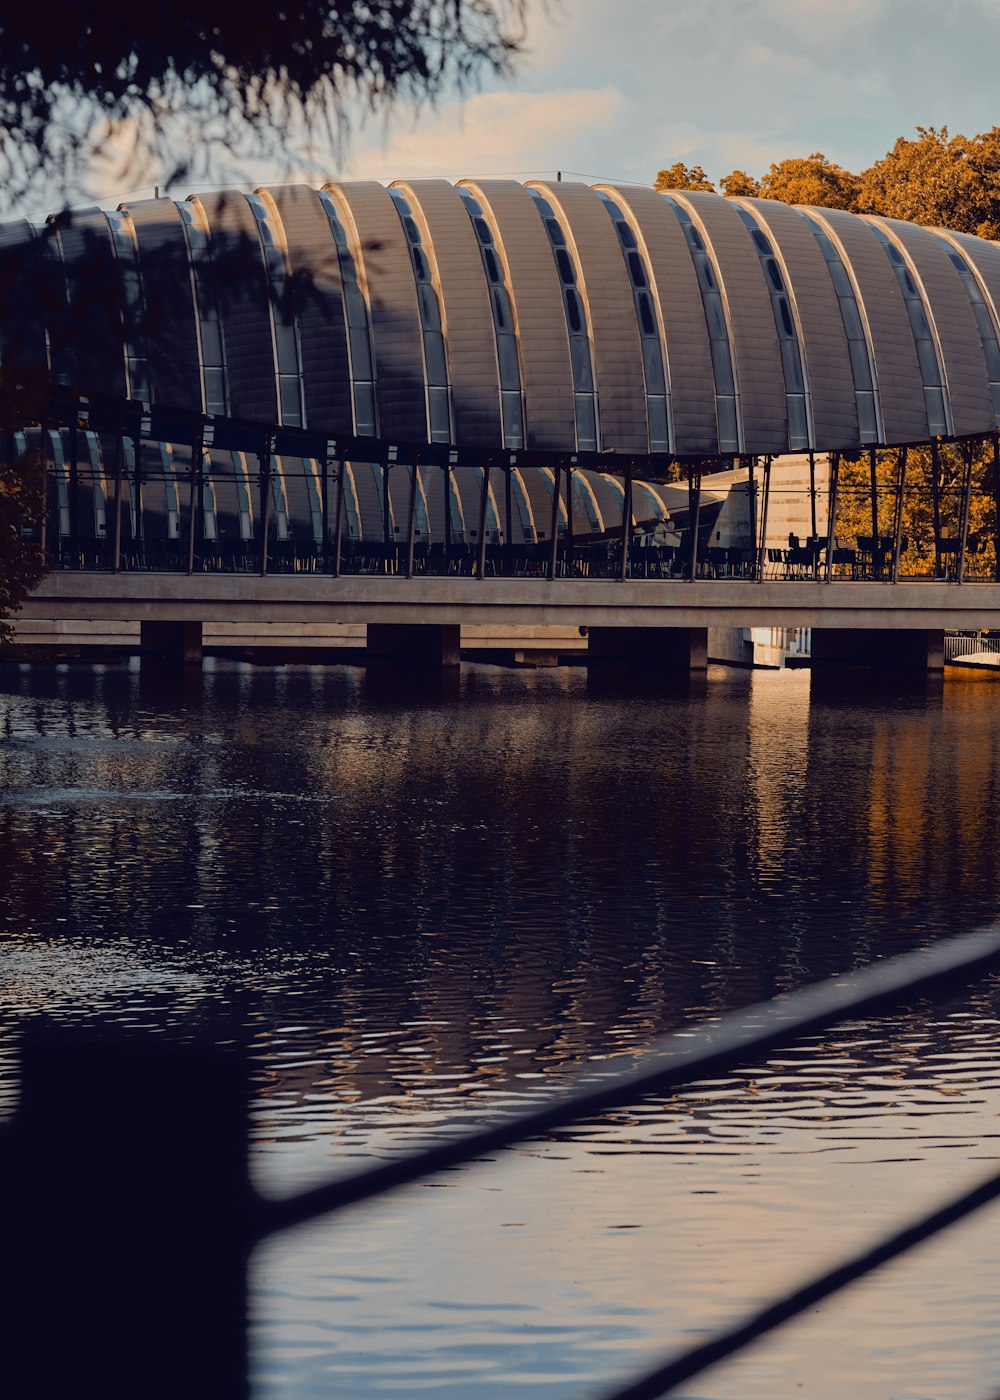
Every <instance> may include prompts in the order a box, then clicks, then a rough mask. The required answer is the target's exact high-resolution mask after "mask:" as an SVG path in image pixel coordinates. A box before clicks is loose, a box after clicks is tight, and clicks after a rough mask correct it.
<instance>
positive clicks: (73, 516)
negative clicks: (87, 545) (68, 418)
mask: <svg viewBox="0 0 1000 1400" xmlns="http://www.w3.org/2000/svg"><path fill="white" fill-rule="evenodd" d="M76 423H77V417H76V409H75V408H74V410H73V421H72V423H71V424H70V430H69V547H70V549H71V550H72V553H73V568H74V569H78V568H79V567H80V459H79V447H78V444H77V430H76Z"/></svg>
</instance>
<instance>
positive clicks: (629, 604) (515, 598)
mask: <svg viewBox="0 0 1000 1400" xmlns="http://www.w3.org/2000/svg"><path fill="white" fill-rule="evenodd" d="M19 620H23V621H25V622H37V621H49V620H51V621H58V620H62V621H91V622H112V621H123V622H140V623H142V622H154V623H155V622H187V623H202V624H205V623H237V622H251V621H252V622H255V623H260V624H264V623H283V624H297V623H303V624H306V623H344V624H374V625H379V624H387V625H392V626H397V627H399V626H427V625H431V626H447V627H451V626H460V625H462V624H466V625H473V624H479V625H483V624H499V625H504V626H522V625H528V626H545V627H551V626H556V627H566V626H573V627H580V626H587V627H590V628H616V629H617V628H623V629H624V628H637V629H646V628H707V627H809V628H814V629H823V628H829V629H838V630H859V629H862V630H878V631H909V630H921V631H923V630H932V631H934V630H936V631H946V630H951V631H967V630H978V629H981V628H998V629H1000V584H998V583H962V584H958V583H942V582H932V581H927V582H917V581H907V582H903V583H898V584H891V583H881V582H853V581H835V582H833V583H822V582H817V581H814V580H811V579H795V580H787V579H780V580H765V581H764V582H761V583H757V582H753V581H747V580H742V579H711V580H707V579H706V580H695V581H693V582H689V581H686V580H681V579H630V580H626V581H624V582H619V581H615V580H609V579H556V580H554V581H550V580H546V579H516V578H515V579H511V578H497V579H490V578H486V579H475V578H457V577H456V578H441V577H423V578H422V577H416V578H410V579H405V578H395V577H378V576H371V575H348V576H342V577H340V578H332V577H329V576H325V575H317V574H273V575H270V576H268V577H264V578H262V577H260V576H258V575H253V574H195V575H187V574H165V573H152V572H149V573H138V572H137V573H123V574H110V573H108V574H102V573H86V572H75V571H74V572H68V571H67V572H65V573H51V574H48V575H47V576H46V577H45V578H44V579H43V580H42V582H41V584H40V585H39V587H38V588H37V589H36V591H35V592H34V593H33V594H32V595H31V596H30V597H29V598H28V599H27V601H26V602H25V605H24V607H23V609H22V611H21V613H20V614H19Z"/></svg>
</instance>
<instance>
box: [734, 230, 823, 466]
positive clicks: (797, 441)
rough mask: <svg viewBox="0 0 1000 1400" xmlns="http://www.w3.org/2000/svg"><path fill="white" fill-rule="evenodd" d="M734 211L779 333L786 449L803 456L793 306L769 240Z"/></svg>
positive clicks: (802, 399) (805, 440)
mask: <svg viewBox="0 0 1000 1400" xmlns="http://www.w3.org/2000/svg"><path fill="white" fill-rule="evenodd" d="M733 207H734V208H735V210H736V212H737V214H739V216H740V218H741V219H742V220H743V222H744V224H745V225H746V227H747V229H748V231H749V233H750V237H751V238H752V239H753V246H754V250H755V251H756V253H757V257H758V258H759V259H760V265H761V269H762V271H763V273H764V280H765V282H766V283H767V290H768V292H769V293H770V297H771V310H772V312H773V313H774V328H775V330H776V331H777V333H778V345H779V346H780V349H781V368H782V372H783V373H784V376H785V404H786V407H787V411H788V446H789V447H790V448H791V450H792V451H793V452H803V451H806V450H807V449H808V448H809V447H811V446H812V445H813V444H812V433H811V431H810V421H809V420H810V413H809V401H808V397H807V395H806V382H805V373H804V371H803V357H802V343H801V340H800V338H799V330H798V326H797V324H796V317H795V311H794V306H793V304H792V299H791V296H790V295H789V292H788V288H787V287H786V285H785V278H784V274H783V273H782V271H781V267H780V266H779V264H778V259H777V257H776V256H775V251H774V248H773V247H772V246H771V240H770V239H769V238H768V236H767V234H766V233H765V232H764V230H763V229H762V228H761V226H760V224H759V223H758V222H757V220H756V219H755V218H754V216H753V214H752V213H751V212H750V210H749V209H747V208H745V207H744V206H743V205H742V204H738V203H734V206H733Z"/></svg>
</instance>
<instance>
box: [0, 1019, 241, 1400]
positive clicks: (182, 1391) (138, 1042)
mask: <svg viewBox="0 0 1000 1400" xmlns="http://www.w3.org/2000/svg"><path fill="white" fill-rule="evenodd" d="M247 1092H248V1082H247V1075H246V1071H245V1068H244V1065H243V1064H242V1063H241V1061H240V1059H239V1058H238V1057H236V1056H232V1057H229V1056H225V1055H220V1054H219V1052H218V1051H217V1050H215V1049H210V1048H207V1047H206V1048H205V1049H203V1050H194V1049H192V1048H191V1047H189V1046H175V1047H168V1046H166V1045H160V1044H157V1043H156V1041H155V1040H154V1039H152V1038H149V1039H144V1038H142V1037H140V1036H130V1035H128V1034H127V1033H125V1032H122V1031H120V1030H117V1029H115V1028H111V1027H109V1028H106V1029H102V1030H100V1031H92V1032H88V1033H83V1032H81V1031H80V1030H79V1029H75V1030H70V1029H66V1028H58V1027H48V1026H46V1027H32V1028H30V1029H29V1031H28V1033H27V1034H26V1036H25V1039H24V1048H23V1055H22V1073H21V1099H20V1105H19V1108H18V1111H17V1114H16V1115H15V1117H14V1119H13V1121H12V1122H11V1124H10V1126H9V1127H8V1128H7V1129H6V1130H5V1140H4V1142H3V1149H4V1150H3V1155H2V1158H0V1191H2V1199H3V1203H4V1211H5V1218H4V1221H3V1231H2V1234H3V1267H4V1272H5V1275H6V1277H7V1279H8V1281H9V1283H10V1285H11V1286H9V1287H8V1288H7V1290H6V1293H5V1303H4V1319H3V1321H4V1348H3V1357H2V1360H0V1374H2V1377H3V1391H4V1394H5V1395H9V1396H10V1397H11V1400H13V1397H15V1396H17V1397H28V1396H32V1397H35V1400H57V1397H62V1396H70V1395H100V1396H101V1397H102V1400H134V1397H136V1396H140V1395H141V1396H142V1397H143V1400H177V1397H178V1396H199V1397H202V1396H204V1397H206V1400H207V1397H209V1396H211V1397H213V1400H245V1397H246V1396H247V1394H248V1380H247V1348H246V1316H247V1259H248V1255H249V1247H250V1241H251V1229H250V1227H251V1215H250V1206H251V1202H252V1200H253V1197H252V1196H251V1190H250V1184H249V1179H248V1174H247V1142H248V1114H247ZM56 1337H58V1344H55V1341H54V1339H55V1338H56Z"/></svg>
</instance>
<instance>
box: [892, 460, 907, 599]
mask: <svg viewBox="0 0 1000 1400" xmlns="http://www.w3.org/2000/svg"><path fill="white" fill-rule="evenodd" d="M907 451H908V449H907V448H905V447H901V448H900V449H899V462H898V464H897V469H896V495H895V501H894V504H893V517H892V581H893V583H898V582H899V556H900V553H901V551H902V547H903V496H904V492H905V489H906V455H907Z"/></svg>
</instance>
